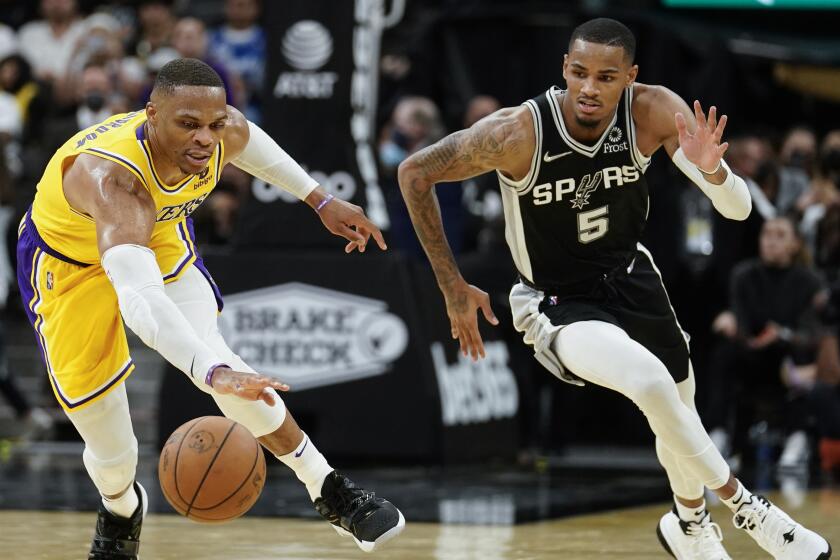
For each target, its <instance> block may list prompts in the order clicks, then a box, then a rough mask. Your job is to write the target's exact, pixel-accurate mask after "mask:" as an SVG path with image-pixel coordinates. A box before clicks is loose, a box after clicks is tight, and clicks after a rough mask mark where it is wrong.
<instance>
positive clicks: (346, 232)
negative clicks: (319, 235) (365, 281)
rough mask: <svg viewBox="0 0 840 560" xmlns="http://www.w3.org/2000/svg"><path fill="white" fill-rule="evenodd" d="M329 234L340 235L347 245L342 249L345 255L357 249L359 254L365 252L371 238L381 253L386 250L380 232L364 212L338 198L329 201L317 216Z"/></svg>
mask: <svg viewBox="0 0 840 560" xmlns="http://www.w3.org/2000/svg"><path fill="white" fill-rule="evenodd" d="M318 215H319V216H320V217H321V221H322V222H323V223H324V227H326V228H327V229H328V230H330V232H332V233H333V234H335V235H340V236H341V237H343V238H345V239H346V240H347V241H349V243H347V246H346V247H344V252H345V253H352V252H353V251H354V250H355V249H358V250H359V252H360V253H364V252H365V247H366V246H367V242H368V240H369V239H370V238H371V236H373V238H374V240H376V244H377V245H379V248H380V249H382V250H383V251H384V250H385V249H387V248H388V246H387V245H386V244H385V238H383V237H382V232H381V231H379V228H378V227H376V224H374V223H373V222H371V221H370V220H369V219H368V217H367V216H365V213H364V211H363V210H362V209H361V208H360V207H359V206H356V205H355V204H351V203H349V202H345V201H343V200H341V199H339V198H334V199H332V200H330V201H329V202H328V203H327V205H326V206H324V207H323V208H322V209H321V212H320V213H319V214H318Z"/></svg>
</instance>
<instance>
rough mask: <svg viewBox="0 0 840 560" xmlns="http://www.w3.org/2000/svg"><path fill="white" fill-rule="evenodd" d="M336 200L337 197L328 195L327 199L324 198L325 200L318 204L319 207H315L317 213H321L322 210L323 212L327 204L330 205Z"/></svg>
mask: <svg viewBox="0 0 840 560" xmlns="http://www.w3.org/2000/svg"><path fill="white" fill-rule="evenodd" d="M334 198H335V197H334V196H333V195H331V194H328V195H327V196H325V197H324V200H322V201H321V202H319V203H318V206H316V207H315V211H316V212H318V213H320V212H321V210H323V209H324V206H326V205H327V204H329V202H330V201H331V200H332V199H334Z"/></svg>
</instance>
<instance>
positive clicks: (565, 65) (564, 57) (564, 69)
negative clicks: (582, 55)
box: [563, 54, 569, 80]
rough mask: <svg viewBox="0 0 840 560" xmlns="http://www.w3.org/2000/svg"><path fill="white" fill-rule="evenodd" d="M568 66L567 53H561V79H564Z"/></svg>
mask: <svg viewBox="0 0 840 560" xmlns="http://www.w3.org/2000/svg"><path fill="white" fill-rule="evenodd" d="M568 67H569V55H567V54H564V55H563V79H564V80H565V79H566V68H568Z"/></svg>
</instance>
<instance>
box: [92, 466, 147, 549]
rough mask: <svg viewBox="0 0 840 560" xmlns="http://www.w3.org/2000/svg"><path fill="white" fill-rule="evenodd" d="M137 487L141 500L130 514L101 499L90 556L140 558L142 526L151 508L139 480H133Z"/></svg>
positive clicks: (138, 496) (138, 497)
mask: <svg viewBox="0 0 840 560" xmlns="http://www.w3.org/2000/svg"><path fill="white" fill-rule="evenodd" d="M134 491H135V492H137V499H138V500H139V501H140V503H139V504H138V505H137V509H136V510H134V513H132V514H131V517H129V518H127V519H126V518H125V517H119V516H117V515H114V514H113V513H111V512H110V511H108V510H107V509H105V504H103V503H102V502H100V503H99V512H98V514H99V518H98V519H97V520H96V534H95V535H94V536H93V544H91V546H90V554H88V560H137V553H138V551H139V550H140V529H142V528H143V518H144V517H146V510H147V509H148V508H149V498H148V497H147V496H146V490H144V489H143V487H142V486H140V483H138V482H135V483H134Z"/></svg>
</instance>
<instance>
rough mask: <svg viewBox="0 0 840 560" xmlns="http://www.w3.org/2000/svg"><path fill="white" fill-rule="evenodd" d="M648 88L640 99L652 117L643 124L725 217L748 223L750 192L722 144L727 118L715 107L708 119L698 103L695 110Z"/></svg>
mask: <svg viewBox="0 0 840 560" xmlns="http://www.w3.org/2000/svg"><path fill="white" fill-rule="evenodd" d="M647 88H648V89H647V90H646V91H645V92H644V93H643V94H642V95H640V96H639V101H641V104H642V105H646V106H647V107H646V109H647V110H648V111H649V117H650V118H648V119H646V120H645V121H644V122H645V123H646V125H647V126H648V127H650V129H651V132H652V133H654V134H656V135H657V136H658V140H659V143H660V144H661V145H663V146H664V147H665V150H666V151H667V152H668V155H669V156H671V160H672V161H673V162H674V165H676V166H677V167H678V168H679V169H680V171H682V172H683V173H684V174H685V175H686V176H687V177H688V178H689V179H691V181H692V182H693V183H694V184H696V185H697V186H698V187H700V190H702V191H703V193H704V194H705V195H706V196H707V197H709V199H710V200H711V201H712V204H713V205H714V207H715V209H716V210H717V211H718V212H720V213H721V214H722V215H723V216H725V217H727V218H731V219H734V220H745V219H746V218H747V216H749V214H750V210H751V209H752V201H751V199H750V194H749V189H747V185H746V183H744V181H743V179H741V178H740V177H738V176H737V175H735V174H734V173H732V170H730V169H729V166H727V165H726V162H725V161H724V159H723V155H724V154H725V153H726V150H727V148H728V147H729V143H728V142H721V140H722V139H723V131H724V129H725V128H726V121H727V117H726V115H723V116H721V117H720V119H719V120H718V118H717V108H716V107H715V106H712V107H711V109H709V115H708V118H707V117H706V114H705V113H704V111H703V108H702V106H701V105H700V102H699V101H695V102H694V108H693V111H692V109H690V108H689V107H688V105H687V104H686V103H685V101H683V100H682V98H681V97H679V96H678V95H677V94H675V93H674V92H672V91H670V90H668V89H666V88H663V87H650V86H648V87H647Z"/></svg>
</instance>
